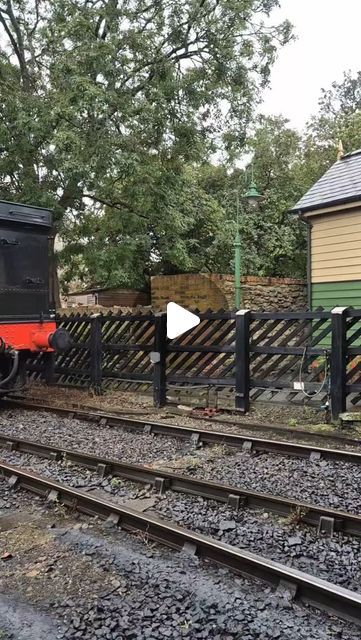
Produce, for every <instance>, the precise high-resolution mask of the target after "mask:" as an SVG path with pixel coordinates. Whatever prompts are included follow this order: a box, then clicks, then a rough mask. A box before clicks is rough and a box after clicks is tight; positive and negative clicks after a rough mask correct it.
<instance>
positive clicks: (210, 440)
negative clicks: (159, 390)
mask: <svg viewBox="0 0 361 640" xmlns="http://www.w3.org/2000/svg"><path fill="white" fill-rule="evenodd" d="M3 407H4V408H12V409H14V408H18V409H28V410H41V411H49V412H52V413H56V414H59V415H65V416H68V417H69V418H77V419H78V420H86V421H88V422H97V423H99V424H100V425H102V426H109V427H120V428H126V429H130V430H133V431H135V432H138V433H139V432H141V433H148V434H154V435H166V436H172V437H177V438H183V439H188V440H190V441H191V442H192V443H193V444H194V445H195V446H199V445H203V444H222V445H227V446H229V447H235V448H237V449H241V450H243V451H248V452H249V453H252V452H256V453H278V454H282V455H287V456H292V457H298V458H309V459H310V460H320V459H323V460H336V461H341V462H348V463H353V464H358V465H359V464H361V453H359V452H358V451H351V450H344V449H333V448H330V447H320V446H317V445H316V444H313V443H311V444H301V443H296V442H288V441H285V440H273V439H268V438H256V437H254V436H253V435H252V436H249V435H239V434H234V433H229V432H223V431H210V430H206V429H195V428H194V427H186V426H180V425H173V424H167V423H164V422H155V421H150V420H147V419H135V418H129V417H124V416H119V415H116V414H113V413H107V412H101V411H85V410H82V409H72V408H70V409H67V408H65V407H58V406H52V405H48V404H42V403H41V404H35V403H32V402H30V403H29V402H19V401H15V400H6V401H4V402H3ZM354 442H355V444H356V445H358V444H359V441H354Z"/></svg>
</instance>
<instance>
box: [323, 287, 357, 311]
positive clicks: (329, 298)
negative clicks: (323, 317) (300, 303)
mask: <svg viewBox="0 0 361 640" xmlns="http://www.w3.org/2000/svg"><path fill="white" fill-rule="evenodd" d="M317 307H324V308H325V309H327V310H329V309H333V308H334V307H355V308H356V309H361V280H353V281H352V280H350V281H349V282H319V283H314V284H312V309H317Z"/></svg>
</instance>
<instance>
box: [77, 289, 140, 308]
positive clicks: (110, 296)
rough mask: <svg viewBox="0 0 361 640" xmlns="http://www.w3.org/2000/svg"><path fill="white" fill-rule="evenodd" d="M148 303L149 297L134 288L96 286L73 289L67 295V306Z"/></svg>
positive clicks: (119, 305)
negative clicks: (80, 289) (81, 289)
mask: <svg viewBox="0 0 361 640" xmlns="http://www.w3.org/2000/svg"><path fill="white" fill-rule="evenodd" d="M149 304H150V297H149V295H148V294H147V293H145V292H143V291H137V290H136V289H121V288H118V287H104V288H101V287H97V288H93V289H85V290H83V291H75V292H74V293H70V294H69V295H68V306H79V305H87V306H92V305H100V306H102V307H138V306H139V307H140V306H147V305H149Z"/></svg>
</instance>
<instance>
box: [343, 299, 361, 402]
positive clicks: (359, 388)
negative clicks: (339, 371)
mask: <svg viewBox="0 0 361 640" xmlns="http://www.w3.org/2000/svg"><path fill="white" fill-rule="evenodd" d="M347 315H348V317H347V318H346V348H347V356H346V357H347V365H346V393H347V394H348V399H349V401H350V403H351V405H358V404H360V403H361V310H360V309H349V310H348V313H347Z"/></svg>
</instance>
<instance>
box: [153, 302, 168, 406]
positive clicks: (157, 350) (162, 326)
mask: <svg viewBox="0 0 361 640" xmlns="http://www.w3.org/2000/svg"><path fill="white" fill-rule="evenodd" d="M151 359H152V362H153V364H154V372H153V399H154V406H155V407H164V405H165V404H166V402H167V373H166V365H167V314H166V313H156V314H155V316H154V351H153V352H152V354H151Z"/></svg>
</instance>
